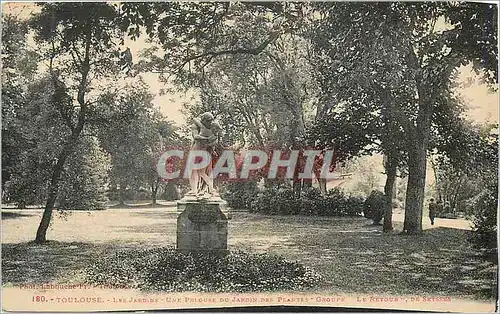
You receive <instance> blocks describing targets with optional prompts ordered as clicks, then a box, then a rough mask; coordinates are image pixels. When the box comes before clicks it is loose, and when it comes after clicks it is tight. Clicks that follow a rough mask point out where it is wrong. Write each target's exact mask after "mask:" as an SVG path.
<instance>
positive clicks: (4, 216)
mask: <svg viewBox="0 0 500 314" xmlns="http://www.w3.org/2000/svg"><path fill="white" fill-rule="evenodd" d="M30 216H31V215H28V214H22V213H14V212H2V219H15V218H22V217H30Z"/></svg>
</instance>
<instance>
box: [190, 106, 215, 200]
mask: <svg viewBox="0 0 500 314" xmlns="http://www.w3.org/2000/svg"><path fill="white" fill-rule="evenodd" d="M220 130H221V127H220V125H219V124H218V123H217V122H215V121H214V116H213V115H212V114H211V113H210V112H205V113H203V114H202V115H201V116H200V117H199V118H194V119H193V124H192V126H191V134H192V136H193V144H192V146H191V150H205V151H207V152H208V153H209V154H210V155H212V156H213V155H214V154H215V146H216V145H217V144H218V142H219V141H218V139H219V135H220ZM212 167H213V161H211V162H210V163H209V164H208V166H207V167H205V168H203V169H195V170H193V171H192V172H191V176H190V178H189V184H190V185H191V191H190V192H189V193H187V195H194V196H196V197H197V198H199V197H204V198H205V197H208V198H209V197H211V196H215V195H216V191H215V188H214V180H213V177H212V176H211V174H212Z"/></svg>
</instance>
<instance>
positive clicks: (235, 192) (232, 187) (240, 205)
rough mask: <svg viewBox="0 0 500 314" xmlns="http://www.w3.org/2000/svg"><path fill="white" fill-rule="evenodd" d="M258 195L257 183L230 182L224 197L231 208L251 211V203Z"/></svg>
mask: <svg viewBox="0 0 500 314" xmlns="http://www.w3.org/2000/svg"><path fill="white" fill-rule="evenodd" d="M258 193H259V188H258V186H257V182H256V181H244V182H229V183H227V185H226V186H225V191H224V193H223V195H222V197H223V198H224V199H225V200H226V201H227V204H228V205H229V207H231V208H235V209H246V210H250V208H251V203H252V201H253V199H254V198H255V197H256V196H257V194H258Z"/></svg>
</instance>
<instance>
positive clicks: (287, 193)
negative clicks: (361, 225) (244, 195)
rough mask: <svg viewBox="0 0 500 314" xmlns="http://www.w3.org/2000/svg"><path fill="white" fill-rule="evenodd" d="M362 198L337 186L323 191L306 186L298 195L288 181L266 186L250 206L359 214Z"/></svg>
mask: <svg viewBox="0 0 500 314" xmlns="http://www.w3.org/2000/svg"><path fill="white" fill-rule="evenodd" d="M362 205H363V200H362V199H361V198H357V197H350V196H346V195H345V194H344V193H343V192H342V191H341V190H340V189H332V190H329V191H328V192H327V194H326V195H322V194H321V193H320V191H319V190H318V189H317V188H313V187H310V188H306V189H304V190H303V191H302V192H301V194H300V195H297V194H296V193H294V191H293V189H292V187H290V186H288V185H278V186H272V187H269V188H266V189H265V190H264V191H262V192H261V193H259V194H258V195H257V197H255V199H254V201H253V202H252V203H251V210H252V211H256V212H260V213H264V214H279V215H298V214H302V215H319V216H360V215H361V213H362Z"/></svg>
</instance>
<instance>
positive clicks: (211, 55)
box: [179, 32, 283, 69]
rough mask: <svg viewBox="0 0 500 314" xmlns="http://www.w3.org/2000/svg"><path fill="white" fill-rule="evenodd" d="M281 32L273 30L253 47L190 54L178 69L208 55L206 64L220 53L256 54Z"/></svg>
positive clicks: (273, 40)
mask: <svg viewBox="0 0 500 314" xmlns="http://www.w3.org/2000/svg"><path fill="white" fill-rule="evenodd" d="M282 34H283V33H282V32H274V33H272V34H271V35H270V36H269V37H268V38H267V39H266V40H265V41H263V42H262V43H261V44H260V45H259V46H257V47H254V48H236V49H227V50H221V51H208V52H205V53H202V54H199V55H195V56H191V57H188V58H186V59H184V61H183V63H182V64H181V65H180V66H179V69H182V68H184V67H185V66H186V65H187V64H188V63H190V62H191V61H193V60H197V59H200V58H205V57H209V61H208V62H206V63H205V64H204V66H206V65H207V64H208V63H209V62H210V61H211V60H212V59H213V58H215V57H218V56H221V55H235V54H251V55H258V54H259V53H261V52H262V51H264V49H266V47H267V46H268V45H269V44H271V43H273V42H275V41H276V39H278V37H279V36H280V35H282Z"/></svg>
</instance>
